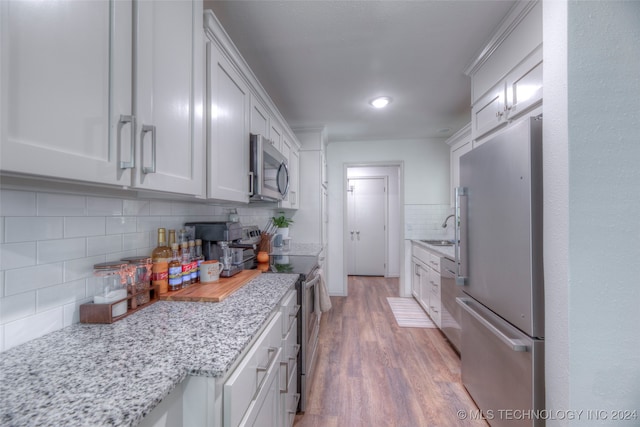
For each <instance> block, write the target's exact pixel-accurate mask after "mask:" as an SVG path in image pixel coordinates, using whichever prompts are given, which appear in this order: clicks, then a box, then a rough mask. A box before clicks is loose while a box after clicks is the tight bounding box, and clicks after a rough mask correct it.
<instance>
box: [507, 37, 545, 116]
mask: <svg viewBox="0 0 640 427" xmlns="http://www.w3.org/2000/svg"><path fill="white" fill-rule="evenodd" d="M506 86H507V105H506V106H505V108H506V112H507V118H508V119H510V120H511V119H515V118H517V117H519V116H520V115H522V114H523V113H525V112H527V111H529V110H531V108H533V107H534V106H536V105H538V104H539V103H540V102H542V46H540V47H539V48H538V49H536V50H535V51H534V52H533V53H532V55H531V56H529V57H527V58H526V59H525V60H524V61H523V62H522V63H520V64H519V65H518V66H517V67H516V68H515V69H514V70H513V71H512V72H511V73H509V75H508V76H507V79H506Z"/></svg>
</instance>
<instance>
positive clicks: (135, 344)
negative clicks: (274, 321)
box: [0, 274, 298, 426]
mask: <svg viewBox="0 0 640 427" xmlns="http://www.w3.org/2000/svg"><path fill="white" fill-rule="evenodd" d="M297 278H298V275H295V274H262V275H260V276H258V277H256V278H255V279H253V280H251V281H250V282H248V283H247V284H246V285H245V286H243V287H242V288H241V289H239V290H238V291H236V292H235V293H234V294H232V295H231V296H229V297H228V298H226V299H225V300H223V301H222V302H219V303H209V302H170V301H159V302H156V303H154V304H151V305H149V306H148V307H146V308H144V309H142V310H140V311H138V312H136V313H134V314H132V315H130V316H128V317H126V318H124V319H122V320H120V321H118V322H115V323H113V324H109V325H89V324H74V325H71V326H69V327H66V328H64V329H61V330H58V331H55V332H51V333H49V334H47V335H45V336H43V337H40V338H38V339H35V340H33V341H30V342H27V343H25V344H22V345H20V346H17V347H14V348H12V349H10V350H7V351H5V352H3V353H0V372H1V373H2V381H0V395H1V396H2V397H3V398H2V399H1V400H0V425H11V426H31V425H92V426H134V425H137V424H138V423H140V421H142V419H143V418H144V417H145V416H146V415H148V414H149V413H150V412H151V411H152V410H153V409H154V408H155V407H156V406H157V405H158V404H159V403H160V402H161V401H162V400H163V399H164V398H165V397H166V396H168V395H169V394H170V393H171V392H172V391H173V390H174V388H175V387H176V386H177V385H178V384H180V383H181V382H182V381H183V380H184V379H185V378H186V377H187V376H189V375H195V376H206V377H223V376H224V375H225V374H226V373H227V372H228V371H229V369H230V368H231V367H232V366H233V364H234V362H235V361H236V360H237V359H238V358H239V357H240V356H241V355H242V353H243V351H244V350H245V349H246V348H247V346H248V345H249V344H250V343H251V341H252V339H253V338H254V337H255V336H256V334H257V333H258V332H259V331H260V330H261V329H262V327H263V326H264V325H265V324H266V322H267V320H268V319H269V318H270V317H271V313H272V312H273V311H274V309H275V308H277V307H278V305H279V302H280V300H281V299H282V297H283V296H284V295H285V294H286V293H287V291H288V290H289V289H292V288H293V287H294V285H295V282H296V280H297Z"/></svg>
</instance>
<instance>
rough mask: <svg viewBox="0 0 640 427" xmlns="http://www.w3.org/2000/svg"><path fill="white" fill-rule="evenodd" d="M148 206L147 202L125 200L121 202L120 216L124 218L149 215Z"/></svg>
mask: <svg viewBox="0 0 640 427" xmlns="http://www.w3.org/2000/svg"><path fill="white" fill-rule="evenodd" d="M149 205H150V202H149V201H148V200H127V199H125V200H123V201H122V206H123V209H122V214H123V215H125V216H140V215H149V212H150V211H149Z"/></svg>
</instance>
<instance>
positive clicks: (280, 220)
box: [272, 212, 293, 228]
mask: <svg viewBox="0 0 640 427" xmlns="http://www.w3.org/2000/svg"><path fill="white" fill-rule="evenodd" d="M272 219H273V223H274V224H275V226H276V227H278V228H287V227H289V224H293V220H292V219H291V218H287V217H286V216H284V212H280V216H274V217H273V218H272Z"/></svg>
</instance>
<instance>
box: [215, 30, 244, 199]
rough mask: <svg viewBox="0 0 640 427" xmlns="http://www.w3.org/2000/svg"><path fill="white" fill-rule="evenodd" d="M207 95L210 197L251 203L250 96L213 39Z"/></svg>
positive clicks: (240, 78) (238, 75)
mask: <svg viewBox="0 0 640 427" xmlns="http://www.w3.org/2000/svg"><path fill="white" fill-rule="evenodd" d="M207 96H208V99H209V102H208V111H207V147H208V153H207V158H208V164H207V165H208V166H207V170H208V185H207V189H208V190H207V197H208V198H211V199H219V200H229V201H236V202H244V203H248V202H249V114H250V109H251V96H250V93H249V88H248V87H247V85H246V84H245V83H244V80H243V79H242V77H241V76H240V74H238V72H237V71H236V70H235V68H234V67H233V66H232V65H231V63H230V62H229V60H228V59H227V58H225V56H224V55H223V54H222V52H221V51H220V50H219V49H218V48H217V46H216V44H215V43H214V42H209V43H207Z"/></svg>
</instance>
